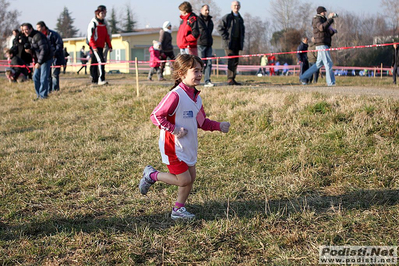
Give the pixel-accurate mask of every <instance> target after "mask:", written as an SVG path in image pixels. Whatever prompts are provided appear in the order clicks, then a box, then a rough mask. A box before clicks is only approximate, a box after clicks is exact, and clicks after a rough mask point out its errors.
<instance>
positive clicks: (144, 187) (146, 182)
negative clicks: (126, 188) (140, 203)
mask: <svg viewBox="0 0 399 266" xmlns="http://www.w3.org/2000/svg"><path fill="white" fill-rule="evenodd" d="M156 171H157V170H155V168H154V167H152V166H151V165H147V166H146V167H145V168H144V171H143V178H141V180H140V184H139V190H140V192H141V194H143V195H146V194H147V192H148V190H149V189H150V187H151V185H152V184H154V183H155V181H154V180H152V179H151V177H150V174H151V173H154V172H156Z"/></svg>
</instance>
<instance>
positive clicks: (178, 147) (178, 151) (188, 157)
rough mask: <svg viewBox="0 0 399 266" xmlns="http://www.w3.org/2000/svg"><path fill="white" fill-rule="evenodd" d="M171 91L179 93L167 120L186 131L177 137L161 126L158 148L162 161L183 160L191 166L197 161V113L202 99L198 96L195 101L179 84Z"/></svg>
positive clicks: (168, 162) (170, 162)
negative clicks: (175, 104) (173, 109)
mask: <svg viewBox="0 0 399 266" xmlns="http://www.w3.org/2000/svg"><path fill="white" fill-rule="evenodd" d="M173 92H175V93H177V94H178V95H179V102H178V104H177V107H176V110H175V112H174V114H172V116H171V117H169V118H168V120H169V121H170V122H172V123H173V124H175V126H176V127H178V128H180V127H184V128H185V129H187V131H188V132H187V134H186V135H185V136H184V137H182V138H179V139H178V138H176V137H175V136H174V135H173V134H172V133H171V132H170V131H168V130H166V129H163V128H161V130H160V135H159V149H160V151H161V156H162V162H163V163H165V164H168V165H169V164H173V163H176V162H178V161H183V162H185V163H186V164H187V165H189V166H193V165H195V164H196V162H197V152H198V132H197V131H198V122H197V116H198V114H202V112H200V110H201V107H202V99H201V97H200V96H198V97H197V99H196V102H195V101H193V100H192V99H191V98H190V97H189V96H188V95H187V93H186V92H185V91H184V90H183V89H182V88H181V87H180V86H177V87H176V88H175V89H173V90H172V91H171V92H170V93H173ZM200 116H201V115H200ZM199 119H201V118H199ZM202 122H203V121H202ZM201 124H202V123H201Z"/></svg>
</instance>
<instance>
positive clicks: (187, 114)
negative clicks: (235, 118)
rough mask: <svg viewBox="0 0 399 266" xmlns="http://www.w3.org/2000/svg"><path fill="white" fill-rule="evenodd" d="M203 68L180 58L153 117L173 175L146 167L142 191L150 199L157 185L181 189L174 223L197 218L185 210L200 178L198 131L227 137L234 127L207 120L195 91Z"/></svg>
mask: <svg viewBox="0 0 399 266" xmlns="http://www.w3.org/2000/svg"><path fill="white" fill-rule="evenodd" d="M203 66H204V63H203V62H202V60H201V59H200V58H199V57H198V56H194V55H189V54H182V55H179V56H178V57H177V58H176V61H175V62H174V65H173V68H174V71H173V78H174V79H175V85H174V86H173V88H172V89H171V91H170V92H169V93H168V94H167V95H166V96H165V97H164V98H163V99H162V101H161V102H160V103H159V104H158V106H157V107H156V108H155V109H154V111H153V112H152V114H151V121H152V122H153V124H154V125H156V126H158V127H159V129H160V137H159V148H160V151H161V156H162V162H163V163H165V164H166V165H167V167H168V169H169V173H168V172H159V171H157V170H155V169H154V168H153V167H152V166H150V165H148V166H146V167H145V169H144V172H143V178H142V179H141V180H140V184H139V190H140V192H141V194H143V195H146V194H147V192H148V189H149V188H150V186H151V185H153V184H154V183H155V182H156V181H162V182H164V183H167V184H170V185H176V186H178V192H177V201H176V203H175V205H174V207H173V209H172V213H171V218H172V219H173V220H176V219H193V218H195V215H194V214H192V213H190V212H188V211H187V210H186V208H185V207H184V206H185V203H186V200H187V198H188V195H189V194H190V191H191V189H192V187H193V183H194V181H195V178H196V170H195V164H196V162H197V151H198V138H197V134H198V133H197V130H198V128H201V129H202V130H206V131H214V130H219V131H221V132H223V133H227V132H228V131H229V127H230V123H228V122H220V123H219V122H216V121H213V120H210V119H208V118H206V115H205V111H204V107H203V106H202V99H201V97H200V96H199V93H200V91H198V90H197V89H196V88H195V86H197V85H200V82H201V79H202V68H203Z"/></svg>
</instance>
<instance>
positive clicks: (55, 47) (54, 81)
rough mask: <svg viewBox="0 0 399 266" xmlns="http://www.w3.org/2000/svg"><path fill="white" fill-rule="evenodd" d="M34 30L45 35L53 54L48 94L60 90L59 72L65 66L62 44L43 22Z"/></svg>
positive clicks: (60, 39)
mask: <svg viewBox="0 0 399 266" xmlns="http://www.w3.org/2000/svg"><path fill="white" fill-rule="evenodd" d="M36 29H37V30H38V31H40V32H41V33H43V34H44V35H46V37H47V39H48V40H49V41H50V45H51V50H52V52H53V68H52V69H51V72H50V77H49V84H50V85H49V92H52V91H59V90H60V72H61V66H63V65H64V64H65V57H64V42H63V40H62V38H61V36H60V35H59V34H58V32H55V31H53V30H50V29H49V28H47V26H46V24H45V23H44V22H43V21H39V22H38V23H37V24H36Z"/></svg>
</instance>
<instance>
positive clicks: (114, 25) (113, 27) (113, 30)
mask: <svg viewBox="0 0 399 266" xmlns="http://www.w3.org/2000/svg"><path fill="white" fill-rule="evenodd" d="M108 23H109V27H110V28H111V34H115V33H118V32H119V31H120V29H119V27H118V24H119V21H118V20H117V19H116V14H115V9H114V8H113V7H112V9H111V18H110V19H109V20H108Z"/></svg>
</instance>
